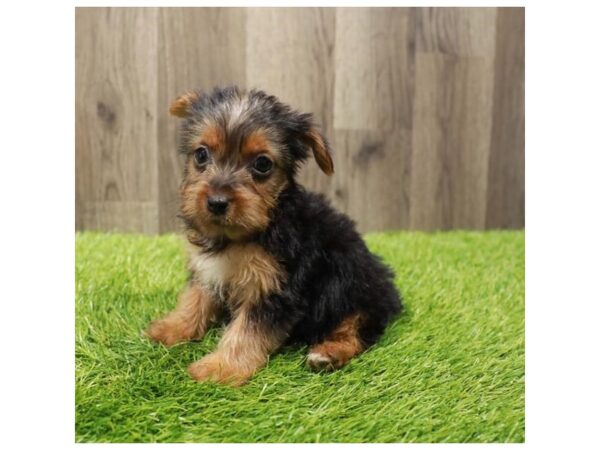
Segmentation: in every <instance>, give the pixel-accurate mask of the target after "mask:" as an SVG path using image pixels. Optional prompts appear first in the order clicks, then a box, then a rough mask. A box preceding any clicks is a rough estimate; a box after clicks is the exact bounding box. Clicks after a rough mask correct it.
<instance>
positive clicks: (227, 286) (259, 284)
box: [189, 243, 285, 310]
mask: <svg viewBox="0 0 600 450" xmlns="http://www.w3.org/2000/svg"><path fill="white" fill-rule="evenodd" d="M190 253H191V254H190V263H189V266H190V269H191V270H192V271H193V272H194V274H195V275H194V276H195V278H196V279H197V280H198V282H200V283H202V285H203V286H204V287H205V289H206V290H209V291H211V292H215V291H216V292H220V291H226V292H227V298H226V301H227V302H228V303H229V304H228V306H229V308H230V309H231V310H236V309H239V308H240V307H241V306H244V305H245V306H250V305H254V304H256V303H258V302H259V301H260V300H261V299H262V298H263V297H264V296H266V295H268V294H271V293H274V292H279V291H280V289H281V282H282V281H283V279H284V276H285V274H284V272H283V269H282V268H281V266H280V264H279V263H278V262H277V261H276V260H275V258H273V256H271V255H270V254H268V253H267V252H266V251H265V250H264V249H263V248H262V247H261V246H259V245H258V244H254V243H246V244H230V245H229V246H228V247H227V248H226V249H225V250H223V251H222V252H219V253H216V254H213V253H202V252H201V251H199V250H198V248H197V247H194V246H191V249H190Z"/></svg>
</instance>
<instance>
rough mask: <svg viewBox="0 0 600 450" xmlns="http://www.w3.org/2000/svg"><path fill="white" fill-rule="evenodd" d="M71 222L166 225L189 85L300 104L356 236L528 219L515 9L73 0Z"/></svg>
mask: <svg viewBox="0 0 600 450" xmlns="http://www.w3.org/2000/svg"><path fill="white" fill-rule="evenodd" d="M76 41H77V42H76V170H77V173H76V206H77V208H76V227H77V229H118V230H126V231H141V232H146V233H156V232H166V231H171V230H178V229H179V224H178V221H177V220H176V218H175V214H176V211H177V207H178V198H177V186H178V184H179V181H180V176H181V170H182V167H181V165H182V161H181V160H180V157H179V156H178V155H177V152H176V144H177V142H176V127H177V124H178V120H177V119H175V118H172V117H170V116H169V115H168V106H169V104H170V102H171V101H172V100H173V99H174V98H175V97H177V96H178V95H180V94H182V93H184V92H186V91H187V90H189V89H192V88H199V89H210V88H212V87H213V86H215V85H220V86H223V85H227V84H237V85H238V86H240V87H242V88H253V87H256V88H261V89H264V90H266V91H268V92H269V93H272V94H275V95H277V96H279V97H280V98H281V100H283V101H284V102H287V103H289V104H290V105H292V106H293V107H294V108H296V109H299V110H302V111H305V112H312V113H313V114H314V116H315V120H316V122H317V123H319V124H320V125H321V130H322V131H323V133H324V135H325V136H326V137H327V138H328V139H329V141H330V142H331V144H332V147H333V159H334V163H335V174H334V175H333V177H327V176H326V175H324V174H323V173H322V172H320V170H319V169H318V167H317V165H316V164H315V163H314V161H311V160H309V161H308V162H307V164H306V165H305V166H304V168H303V169H302V170H301V172H300V181H301V182H302V183H303V184H304V185H306V187H307V188H308V189H311V190H316V191H319V192H323V193H325V194H326V195H327V196H328V197H329V198H330V199H331V200H332V203H333V204H334V205H335V206H336V207H337V208H339V209H340V210H342V211H344V212H346V213H348V214H349V215H350V216H351V217H352V218H353V219H354V220H355V221H356V222H357V224H358V227H359V229H360V230H361V231H363V232H364V231H372V230H384V229H397V228H412V229H422V230H437V229H449V228H470V229H482V228H520V227H523V226H524V9H523V8H77V9H76Z"/></svg>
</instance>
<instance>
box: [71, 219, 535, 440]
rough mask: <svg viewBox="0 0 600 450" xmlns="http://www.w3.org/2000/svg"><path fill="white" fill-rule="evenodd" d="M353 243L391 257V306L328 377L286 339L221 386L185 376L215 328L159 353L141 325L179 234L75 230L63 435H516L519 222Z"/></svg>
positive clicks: (181, 258)
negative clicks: (71, 355) (68, 428)
mask: <svg viewBox="0 0 600 450" xmlns="http://www.w3.org/2000/svg"><path fill="white" fill-rule="evenodd" d="M366 240H367V242H368V244H369V246H370V248H371V249H372V250H373V251H375V252H376V253H378V254H380V255H381V256H382V257H383V258H384V259H385V260H386V261H387V262H388V263H389V264H391V265H392V266H393V267H394V269H395V271H396V273H397V279H396V282H397V285H398V287H399V288H400V289H401V290H402V292H403V295H404V298H405V304H406V312H405V313H404V315H403V316H402V317H401V318H400V319H399V320H397V321H396V322H395V323H393V324H392V325H391V326H390V327H389V329H388V330H387V332H386V334H385V336H384V337H383V338H382V340H381V341H380V342H379V343H378V344H377V345H375V346H374V347H372V348H371V349H370V350H369V351H368V352H366V353H365V354H363V355H361V356H360V357H358V358H356V359H354V360H353V361H351V362H350V364H349V365H348V366H346V367H345V368H344V369H342V370H340V371H338V372H334V373H331V374H314V373H311V372H310V371H308V370H307V369H306V368H305V366H304V363H305V355H306V349H305V348H286V349H284V350H283V351H281V352H280V353H279V354H277V355H275V356H273V357H272V358H271V360H270V362H269V364H268V367H267V368H265V369H264V370H262V371H261V372H259V373H258V374H257V375H256V376H255V377H254V378H253V379H252V380H251V381H250V383H249V384H247V385H246V386H244V387H241V388H237V389H236V388H230V387H226V386H220V385H215V384H201V383H196V382H194V381H192V380H191V379H190V378H189V376H188V374H187V373H186V367H187V365H188V364H189V363H191V362H193V361H195V360H197V359H199V358H200V357H201V356H203V355H204V354H206V353H207V352H209V351H211V349H213V348H214V347H215V345H216V343H217V340H218V337H219V335H220V333H221V332H222V329H214V330H212V331H211V332H210V333H209V334H208V336H207V337H206V338H205V339H204V340H203V341H202V342H199V343H186V344H180V345H177V346H175V347H173V348H171V349H167V348H165V347H163V346H160V345H156V344H152V343H150V342H148V341H147V340H146V339H145V338H143V337H142V336H141V335H140V331H141V330H142V329H144V328H145V327H146V325H147V324H148V322H150V321H151V320H152V319H155V318H158V317H160V316H161V315H162V314H164V313H165V312H167V311H168V310H169V309H170V308H172V307H173V306H174V304H175V301H176V297H177V294H178V291H179V290H180V289H181V288H182V287H183V286H184V284H185V281H186V273H185V270H184V263H185V254H184V247H183V244H182V241H181V239H180V238H179V237H177V236H173V235H167V236H160V237H147V236H138V235H116V234H96V233H83V234H78V235H77V237H76V256H77V259H76V283H77V286H76V440H77V441H80V442H180V441H184V442H492V441H495V442H523V440H524V433H525V429H524V428H525V425H524V406H525V405H524V394H525V392H524V390H525V386H524V365H525V360H524V235H523V232H520V231H510V232H509V231H501V232H448V233H435V234H425V233H415V232H393V233H382V234H371V235H368V236H367V237H366Z"/></svg>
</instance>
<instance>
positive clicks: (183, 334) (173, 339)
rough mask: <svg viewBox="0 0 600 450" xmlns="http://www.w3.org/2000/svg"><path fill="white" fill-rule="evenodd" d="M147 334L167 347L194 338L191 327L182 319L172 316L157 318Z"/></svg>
mask: <svg viewBox="0 0 600 450" xmlns="http://www.w3.org/2000/svg"><path fill="white" fill-rule="evenodd" d="M146 335H148V337H150V339H152V340H154V341H156V342H162V343H163V344H164V345H166V346H167V347H170V346H171V345H174V344H177V343H178V342H184V341H189V340H190V339H192V338H193V331H192V330H191V327H190V326H189V325H187V324H186V323H184V322H183V321H181V320H178V319H176V318H172V317H165V318H164V319H160V320H155V321H154V322H152V323H151V324H150V326H149V327H148V329H147V330H146Z"/></svg>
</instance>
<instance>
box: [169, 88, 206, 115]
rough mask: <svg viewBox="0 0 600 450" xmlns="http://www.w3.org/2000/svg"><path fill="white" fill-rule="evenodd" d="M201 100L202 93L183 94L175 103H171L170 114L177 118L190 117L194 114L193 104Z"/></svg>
mask: <svg viewBox="0 0 600 450" xmlns="http://www.w3.org/2000/svg"><path fill="white" fill-rule="evenodd" d="M199 98H200V93H199V92H197V91H191V92H188V93H187V94H183V95H181V96H179V97H177V99H175V101H174V102H173V103H171V107H170V108H169V112H170V113H171V114H172V115H174V116H176V117H181V118H184V117H189V116H190V115H191V114H192V103H194V102H195V101H197V100H198V99H199Z"/></svg>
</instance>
